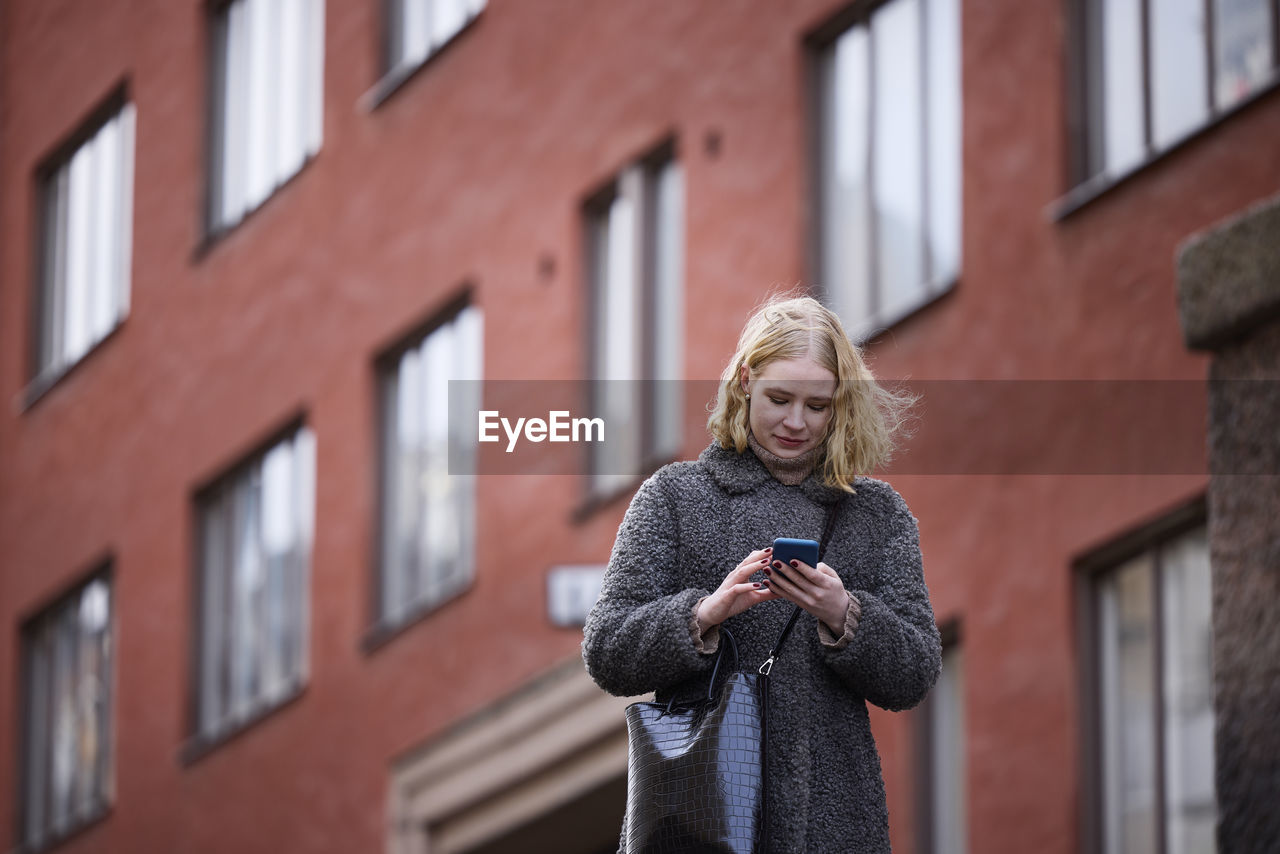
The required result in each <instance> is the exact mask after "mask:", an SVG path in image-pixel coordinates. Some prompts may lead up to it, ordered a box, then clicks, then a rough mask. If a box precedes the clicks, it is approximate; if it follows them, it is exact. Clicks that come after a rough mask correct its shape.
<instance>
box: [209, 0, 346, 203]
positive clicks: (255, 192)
mask: <svg viewBox="0 0 1280 854" xmlns="http://www.w3.org/2000/svg"><path fill="white" fill-rule="evenodd" d="M215 26H216V28H217V39H216V41H217V51H218V62H217V67H218V68H220V69H221V71H222V76H221V80H220V87H219V88H220V102H219V104H218V112H219V117H218V118H219V123H218V124H219V127H220V129H221V139H220V141H219V147H218V152H217V162H216V163H215V164H214V172H215V174H214V175H213V176H212V177H211V179H210V183H211V184H212V185H213V186H214V188H215V192H213V193H212V194H211V195H212V198H213V211H212V212H211V219H212V221H213V224H214V225H215V226H220V227H226V226H230V225H234V224H235V223H236V222H238V221H239V220H240V219H241V218H242V217H243V216H244V215H245V213H246V212H248V211H249V210H252V209H253V208H255V207H257V206H258V205H259V204H261V203H262V202H263V201H264V200H265V199H266V198H267V197H268V196H270V195H271V193H272V192H274V191H275V189H276V188H277V187H278V186H280V185H281V184H283V183H284V182H285V181H287V180H288V179H289V178H290V177H291V176H292V175H293V174H294V173H295V172H297V170H298V169H300V168H301V166H302V164H303V162H304V161H305V159H306V157H307V155H309V154H313V153H314V152H316V151H317V150H318V149H319V147H320V139H321V131H322V127H321V125H322V121H321V119H322V107H323V88H322V87H323V82H324V81H323V78H324V2H323V0H236V2H234V3H231V4H230V5H228V6H227V7H226V8H225V9H224V10H223V11H222V12H221V13H220V15H219V18H218V21H217V23H216V25H215Z"/></svg>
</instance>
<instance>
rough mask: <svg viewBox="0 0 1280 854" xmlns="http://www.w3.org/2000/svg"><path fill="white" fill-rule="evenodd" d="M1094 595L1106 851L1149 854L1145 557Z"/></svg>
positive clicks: (1150, 711) (1149, 641) (1150, 687)
mask: <svg viewBox="0 0 1280 854" xmlns="http://www.w3.org/2000/svg"><path fill="white" fill-rule="evenodd" d="M1099 592H1100V597H1099V617H1100V629H1101V633H1102V636H1101V639H1100V640H1101V643H1100V647H1101V661H1100V665H1101V671H1102V672H1101V677H1102V703H1103V706H1102V713H1103V714H1102V724H1103V756H1102V759H1103V769H1104V780H1103V799H1102V800H1103V803H1104V805H1105V807H1104V808H1105V810H1106V815H1105V822H1104V833H1105V842H1106V851H1107V852H1108V854H1137V853H1138V852H1149V851H1154V850H1155V849H1154V845H1155V808H1156V804H1155V751H1156V749H1157V745H1156V738H1155V701H1156V698H1155V667H1156V655H1155V648H1154V642H1155V639H1154V635H1153V628H1154V624H1153V622H1152V613H1151V611H1152V563H1151V559H1150V557H1148V556H1144V557H1142V558H1139V559H1137V560H1134V561H1132V562H1130V563H1128V564H1126V565H1125V566H1123V567H1122V568H1120V569H1119V570H1117V571H1115V572H1114V573H1112V574H1110V575H1109V576H1108V577H1107V578H1106V579H1105V580H1104V581H1103V582H1102V583H1101V588H1100V591H1099Z"/></svg>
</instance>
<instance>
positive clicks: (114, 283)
mask: <svg viewBox="0 0 1280 854" xmlns="http://www.w3.org/2000/svg"><path fill="white" fill-rule="evenodd" d="M134 112H135V111H134V106H133V104H125V105H124V106H121V107H118V108H116V109H113V111H112V113H111V115H110V116H109V117H108V118H107V119H106V120H105V121H102V122H101V123H100V124H98V125H97V126H96V127H91V128H90V132H89V135H88V138H87V139H85V140H84V142H82V143H80V144H79V145H78V146H77V147H76V148H75V150H74V151H72V152H71V154H70V156H68V157H66V158H65V159H61V160H59V161H56V162H55V163H54V164H53V165H52V167H51V168H50V169H49V171H48V173H47V176H46V177H45V178H44V179H43V180H42V182H41V184H42V186H41V199H42V223H41V233H42V238H41V247H42V254H41V258H40V263H39V267H40V299H39V304H40V312H39V318H40V319H39V332H38V335H37V347H36V349H37V356H36V359H35V369H36V374H37V377H38V379H42V380H45V381H50V380H52V379H54V378H56V377H57V376H59V375H60V374H61V373H63V372H64V371H65V370H66V369H67V368H68V367H70V366H71V365H72V364H74V363H75V362H77V361H78V360H79V359H80V358H81V357H82V356H84V354H85V353H87V352H89V350H90V348H92V347H93V345H94V344H96V343H97V342H99V341H101V340H102V339H103V338H105V337H106V336H107V334H108V333H109V332H111V330H112V329H114V328H115V327H116V325H117V324H118V323H120V321H121V320H123V319H124V316H125V315H126V314H127V313H128V311H129V267H130V261H131V256H132V253H133V239H132V236H131V235H132V225H133V130H134Z"/></svg>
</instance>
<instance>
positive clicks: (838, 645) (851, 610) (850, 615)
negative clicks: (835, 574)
mask: <svg viewBox="0 0 1280 854" xmlns="http://www.w3.org/2000/svg"><path fill="white" fill-rule="evenodd" d="M845 592H846V593H849V591H848V590H846V591H845ZM860 619H862V603H861V602H859V601H858V597H857V596H854V595H853V594H852V593H849V607H848V608H847V609H846V610H845V612H844V634H842V635H840V637H836V636H835V633H833V632H832V631H831V629H829V628H827V624H826V623H824V622H822V620H818V640H820V641H822V645H823V646H824V647H826V648H827V649H829V650H832V651H835V650H837V649H844V648H845V647H846V646H848V645H849V641H851V640H853V633H854V632H856V631H857V630H858V620H860Z"/></svg>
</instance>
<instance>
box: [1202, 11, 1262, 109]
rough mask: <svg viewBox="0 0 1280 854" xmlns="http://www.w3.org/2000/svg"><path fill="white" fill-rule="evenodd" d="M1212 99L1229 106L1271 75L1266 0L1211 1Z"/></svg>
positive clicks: (1218, 103)
mask: <svg viewBox="0 0 1280 854" xmlns="http://www.w3.org/2000/svg"><path fill="white" fill-rule="evenodd" d="M1213 16H1214V17H1213V35H1214V39H1213V46H1214V75H1215V77H1214V79H1215V81H1216V82H1215V88H1216V90H1217V91H1216V92H1215V102H1216V104H1217V106H1218V108H1219V109H1224V108H1226V107H1229V106H1231V105H1232V104H1234V103H1235V102H1236V101H1239V100H1240V99H1241V98H1243V97H1245V96H1246V95H1248V94H1249V93H1250V92H1253V91H1254V90H1256V89H1257V88H1258V87H1260V86H1261V85H1262V84H1264V83H1266V82H1267V80H1269V79H1270V78H1271V69H1272V66H1273V65H1274V64H1275V59H1274V58H1273V57H1272V55H1271V50H1272V48H1271V31H1272V30H1271V27H1272V24H1271V4H1270V2H1269V0H1214V3H1213Z"/></svg>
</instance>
